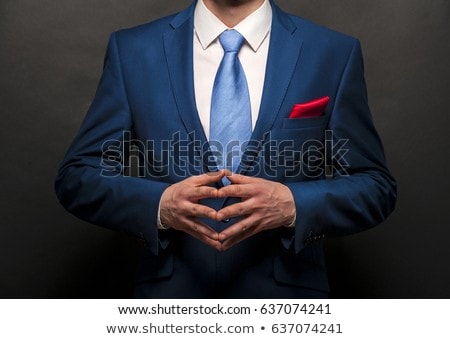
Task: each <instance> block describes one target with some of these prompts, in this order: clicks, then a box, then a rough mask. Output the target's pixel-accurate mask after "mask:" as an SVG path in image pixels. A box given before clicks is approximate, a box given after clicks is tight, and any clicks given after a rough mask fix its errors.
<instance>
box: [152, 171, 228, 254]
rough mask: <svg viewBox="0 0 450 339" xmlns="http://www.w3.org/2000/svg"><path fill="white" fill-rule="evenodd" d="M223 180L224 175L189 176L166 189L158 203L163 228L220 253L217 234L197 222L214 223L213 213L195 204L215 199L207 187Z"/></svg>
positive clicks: (213, 211) (210, 188)
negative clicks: (211, 221) (203, 200)
mask: <svg viewBox="0 0 450 339" xmlns="http://www.w3.org/2000/svg"><path fill="white" fill-rule="evenodd" d="M224 176H225V172H224V171H219V172H214V173H206V174H202V175H198V176H193V177H190V178H187V179H184V180H183V181H180V182H178V183H176V184H173V185H171V186H169V187H168V188H167V189H166V190H165V191H164V192H163V194H162V196H161V201H160V220H161V223H162V224H163V225H164V226H168V227H171V228H173V229H176V230H178V231H183V232H185V233H187V234H190V235H191V236H193V237H195V238H197V239H198V240H200V241H202V242H203V243H205V244H207V245H209V246H211V247H213V248H215V249H217V250H219V251H220V250H221V248H222V245H221V243H220V242H219V234H218V233H217V232H216V231H214V230H213V229H211V228H210V227H209V226H208V225H206V224H205V223H203V222H201V221H200V220H199V219H200V218H209V219H212V220H215V219H216V214H217V211H216V210H214V209H212V208H210V207H208V206H204V205H201V204H199V203H198V201H199V200H201V199H207V198H217V197H218V192H219V191H218V189H217V188H215V187H211V186H209V185H211V184H213V183H215V182H218V181H219V180H221V179H222V178H223V177H224Z"/></svg>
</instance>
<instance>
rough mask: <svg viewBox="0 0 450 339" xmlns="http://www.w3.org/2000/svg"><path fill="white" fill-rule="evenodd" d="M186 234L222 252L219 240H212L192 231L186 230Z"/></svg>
mask: <svg viewBox="0 0 450 339" xmlns="http://www.w3.org/2000/svg"><path fill="white" fill-rule="evenodd" d="M185 233H187V234H189V235H190V236H192V237H194V238H196V239H198V240H200V241H201V242H202V243H204V244H206V245H208V246H210V247H212V248H214V249H216V250H218V251H221V250H222V244H221V243H220V242H219V241H218V240H214V239H211V238H209V237H207V236H205V235H204V234H202V233H198V232H196V231H194V230H192V229H189V230H186V231H185Z"/></svg>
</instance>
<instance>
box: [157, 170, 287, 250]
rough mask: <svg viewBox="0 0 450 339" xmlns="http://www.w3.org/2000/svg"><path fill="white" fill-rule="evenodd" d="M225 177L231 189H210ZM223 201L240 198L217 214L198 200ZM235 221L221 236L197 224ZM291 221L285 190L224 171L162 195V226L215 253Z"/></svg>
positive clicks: (178, 185)
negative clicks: (200, 243)
mask: <svg viewBox="0 0 450 339" xmlns="http://www.w3.org/2000/svg"><path fill="white" fill-rule="evenodd" d="M225 176H226V177H227V178H228V180H230V182H231V185H227V186H224V187H221V188H219V189H218V188H216V187H212V186H211V184H213V183H216V182H218V181H220V180H222V178H223V177H225ZM226 197H234V198H240V202H238V203H235V204H232V205H229V206H226V207H224V208H223V209H221V210H219V211H216V210H214V209H213V208H211V207H208V206H205V205H202V204H199V203H198V201H199V200H201V199H207V198H213V199H214V198H217V199H221V198H226ZM234 217H239V220H238V221H237V222H236V223H235V224H233V225H231V226H230V227H228V228H227V229H225V230H223V231H222V232H220V233H218V232H217V231H215V230H213V229H212V228H210V227H209V226H208V225H206V224H205V223H204V222H202V221H201V220H200V219H202V218H209V219H212V220H215V221H222V220H227V219H229V218H234ZM294 218H295V203H294V198H293V196H292V193H291V191H290V190H289V188H288V187H287V186H285V185H283V184H280V183H277V182H273V181H270V180H265V179H261V178H253V177H247V176H243V175H239V174H234V173H233V174H232V173H230V172H228V171H225V170H222V171H219V172H214V173H206V174H202V175H198V176H193V177H190V178H187V179H184V180H183V181H180V182H179V183H176V184H173V185H171V186H170V187H168V188H167V189H166V190H165V191H164V193H163V195H162V197H161V202H160V219H161V223H162V224H163V225H167V226H169V227H171V228H173V229H175V230H178V231H182V232H185V233H188V234H190V235H191V236H193V237H195V238H197V239H199V240H200V241H202V242H203V243H205V244H207V245H209V246H211V247H213V248H215V249H217V250H218V251H225V250H227V249H229V248H230V247H232V246H233V245H235V244H237V243H239V242H241V241H242V240H244V239H246V238H248V237H250V236H252V235H255V234H257V233H259V232H261V231H264V230H269V229H274V228H277V227H281V226H284V225H289V224H290V223H291V222H292V221H293V220H294Z"/></svg>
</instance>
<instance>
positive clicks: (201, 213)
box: [184, 203, 217, 220]
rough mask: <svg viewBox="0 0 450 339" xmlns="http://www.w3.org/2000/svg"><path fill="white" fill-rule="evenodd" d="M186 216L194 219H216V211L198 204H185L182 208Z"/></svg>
mask: <svg viewBox="0 0 450 339" xmlns="http://www.w3.org/2000/svg"><path fill="white" fill-rule="evenodd" d="M184 209H185V212H184V213H186V214H187V215H189V216H191V217H195V218H208V219H213V220H216V219H217V211H216V210H215V209H213V208H211V207H208V206H205V205H202V204H198V203H186V206H185V207H184Z"/></svg>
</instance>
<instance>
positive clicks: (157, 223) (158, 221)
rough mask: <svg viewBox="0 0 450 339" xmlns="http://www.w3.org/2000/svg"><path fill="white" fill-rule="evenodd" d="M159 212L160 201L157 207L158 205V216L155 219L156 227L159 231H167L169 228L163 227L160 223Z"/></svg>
mask: <svg viewBox="0 0 450 339" xmlns="http://www.w3.org/2000/svg"><path fill="white" fill-rule="evenodd" d="M160 211H161V200H160V201H159V205H158V216H157V219H156V226H157V227H158V229H159V230H168V229H169V228H170V226H167V225H164V224H163V223H162V222H161V215H160Z"/></svg>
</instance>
